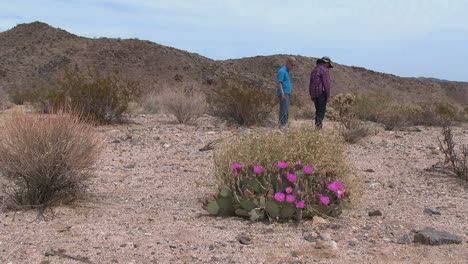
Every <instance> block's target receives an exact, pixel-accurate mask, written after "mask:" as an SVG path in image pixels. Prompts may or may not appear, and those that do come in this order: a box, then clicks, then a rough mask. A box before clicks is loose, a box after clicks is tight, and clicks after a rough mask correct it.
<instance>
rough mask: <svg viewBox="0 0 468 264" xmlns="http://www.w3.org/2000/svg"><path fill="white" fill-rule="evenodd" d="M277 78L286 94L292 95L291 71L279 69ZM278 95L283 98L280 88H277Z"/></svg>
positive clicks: (284, 68) (283, 68)
mask: <svg viewBox="0 0 468 264" xmlns="http://www.w3.org/2000/svg"><path fill="white" fill-rule="evenodd" d="M276 78H277V80H278V82H280V83H281V84H282V85H283V91H284V94H291V78H289V70H288V69H287V68H286V67H285V66H283V67H281V69H279V71H278V74H277V76H276ZM276 95H277V96H281V91H280V89H279V87H278V88H276Z"/></svg>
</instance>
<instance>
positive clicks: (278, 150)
mask: <svg viewBox="0 0 468 264" xmlns="http://www.w3.org/2000/svg"><path fill="white" fill-rule="evenodd" d="M341 142H342V141H341V140H340V138H339V135H337V134H334V133H330V132H329V131H327V133H325V132H323V133H322V132H319V131H316V130H315V128H314V127H313V126H306V127H300V128H294V129H290V130H289V131H288V132H283V131H279V130H274V131H268V132H264V131H262V130H254V131H251V132H248V133H243V134H238V135H234V136H232V137H229V138H227V139H225V140H223V141H221V142H220V143H218V146H217V148H215V151H214V161H215V173H216V176H217V179H218V182H219V184H229V183H230V182H231V168H230V165H231V164H236V163H237V164H249V163H253V164H255V165H256V166H261V167H263V168H268V167H270V166H272V164H276V163H277V162H278V161H283V162H287V163H294V162H296V161H299V160H300V161H301V162H302V163H303V164H308V165H310V166H314V168H315V170H316V171H317V172H321V171H324V170H326V169H327V168H333V169H334V171H335V172H336V177H337V179H338V180H340V181H343V182H345V183H346V184H348V179H347V175H348V172H349V171H348V167H347V164H346V162H345V156H344V145H343V144H342V143H341Z"/></svg>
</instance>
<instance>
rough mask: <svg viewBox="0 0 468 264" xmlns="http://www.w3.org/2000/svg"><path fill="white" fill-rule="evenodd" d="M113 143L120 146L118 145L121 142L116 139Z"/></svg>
mask: <svg viewBox="0 0 468 264" xmlns="http://www.w3.org/2000/svg"><path fill="white" fill-rule="evenodd" d="M112 143H115V144H118V143H120V140H118V139H114V140H112Z"/></svg>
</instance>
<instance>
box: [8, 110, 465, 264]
mask: <svg viewBox="0 0 468 264" xmlns="http://www.w3.org/2000/svg"><path fill="white" fill-rule="evenodd" d="M331 125H332V124H331V122H328V123H327V127H326V128H325V129H331ZM418 128H419V129H420V130H421V131H419V132H417V131H406V132H405V131H397V132H391V131H381V132H380V133H379V134H377V135H375V136H370V137H368V138H365V139H364V140H362V141H361V142H359V143H358V144H355V145H350V146H349V147H348V149H347V155H348V158H349V161H350V163H351V165H352V166H353V167H354V168H355V172H356V177H359V179H361V182H362V185H361V186H362V187H363V193H362V195H361V197H360V199H359V201H354V204H353V205H352V206H351V207H349V208H347V209H345V210H344V212H343V214H342V216H341V217H339V218H337V219H329V220H327V221H328V223H325V224H314V223H313V222H312V221H305V222H304V223H300V224H294V223H282V224H278V223H273V224H269V223H250V222H249V221H245V220H241V219H239V218H216V217H211V216H209V215H207V213H206V212H205V211H204V210H203V209H202V208H201V202H200V201H201V199H203V198H206V197H207V196H208V195H210V194H213V193H214V192H215V185H214V174H213V171H214V164H213V153H212V151H205V152H200V151H198V149H199V148H201V147H203V146H204V145H205V144H206V143H207V142H209V141H211V140H214V139H216V138H218V137H220V136H226V135H229V134H230V133H231V131H230V130H229V129H227V128H226V127H225V125H224V124H223V123H219V122H216V120H214V119H213V118H210V117H203V118H201V119H200V120H199V122H197V124H196V125H191V126H190V125H179V124H176V123H175V120H174V119H173V118H171V117H168V116H165V115H150V116H144V117H143V116H142V117H138V118H136V119H135V124H131V125H119V126H105V127H99V128H97V129H98V131H99V133H100V134H101V135H102V136H103V138H105V145H106V147H105V151H104V154H103V155H102V157H101V159H100V160H99V162H98V164H97V166H96V177H94V178H92V180H91V184H90V187H89V190H88V191H87V194H86V197H85V199H83V200H80V201H78V202H76V203H75V204H74V205H73V206H71V207H59V208H55V209H54V213H55V217H53V218H52V219H48V220H41V219H39V220H38V219H37V213H36V212H34V211H27V212H17V213H12V212H3V213H0V227H1V228H0V263H42V264H45V263H421V264H422V263H468V261H467V260H468V243H467V242H466V240H467V238H468V224H467V220H468V194H467V190H468V186H467V184H466V183H465V182H463V181H461V180H459V179H457V178H456V177H453V176H452V175H450V174H447V173H445V172H444V171H443V170H442V169H438V168H433V165H435V164H437V162H440V161H442V160H443V155H442V154H441V152H440V150H438V148H437V147H438V144H437V136H439V134H440V128H426V127H418ZM454 134H455V139H456V141H458V142H465V143H466V142H468V130H467V125H466V124H465V125H464V126H463V127H456V128H454ZM426 208H431V209H434V210H436V211H439V212H440V213H441V214H440V215H432V216H431V215H428V214H426V213H424V212H423V211H424V209H426ZM372 210H380V211H381V212H382V216H374V217H370V216H369V215H368V213H369V212H370V211H372ZM426 227H431V228H434V229H436V230H441V231H447V232H450V233H453V234H455V235H459V236H461V237H463V238H464V241H463V243H462V244H461V245H444V246H426V245H420V244H414V243H411V244H408V245H401V244H397V243H396V242H397V241H398V239H399V238H400V237H401V236H403V235H404V234H409V235H410V236H412V235H413V234H414V231H417V230H420V229H423V228H426ZM317 236H320V237H322V238H323V240H321V239H319V240H317V241H316V242H311V241H308V240H306V239H305V238H304V237H308V238H310V237H317ZM242 237H243V238H248V239H250V242H249V244H248V245H244V244H242V243H240V242H239V239H240V238H242ZM309 240H313V239H309ZM70 257H76V258H78V260H76V259H75V260H72V259H70ZM87 260H89V261H88V262H87Z"/></svg>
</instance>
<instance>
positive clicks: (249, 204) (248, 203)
mask: <svg viewBox="0 0 468 264" xmlns="http://www.w3.org/2000/svg"><path fill="white" fill-rule="evenodd" d="M240 205H241V206H242V208H244V209H245V210H247V211H251V210H252V209H254V208H256V207H257V205H256V204H255V203H254V202H253V201H252V199H244V200H241V201H240Z"/></svg>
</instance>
